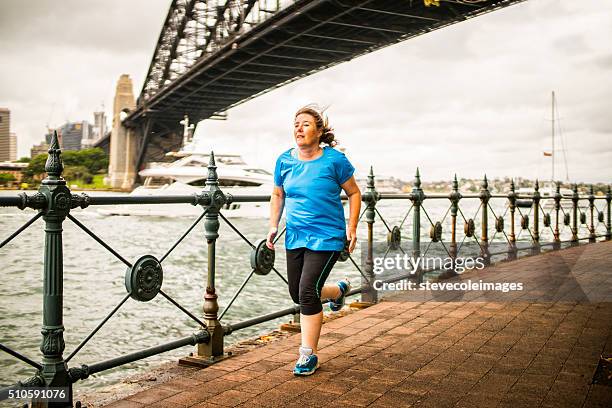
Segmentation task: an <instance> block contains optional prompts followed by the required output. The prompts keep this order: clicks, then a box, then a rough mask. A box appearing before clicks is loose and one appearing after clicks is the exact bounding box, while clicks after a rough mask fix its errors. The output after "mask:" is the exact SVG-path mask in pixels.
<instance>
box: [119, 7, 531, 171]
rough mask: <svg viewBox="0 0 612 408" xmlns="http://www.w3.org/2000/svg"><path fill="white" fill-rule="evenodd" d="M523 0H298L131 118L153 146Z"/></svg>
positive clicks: (152, 96)
mask: <svg viewBox="0 0 612 408" xmlns="http://www.w3.org/2000/svg"><path fill="white" fill-rule="evenodd" d="M520 1H523V0H504V1H482V2H474V1H440V2H439V6H429V7H426V6H425V5H424V2H423V1H422V0H412V1H410V0H402V1H398V0H368V1H364V0H361V1H349V0H344V1H329V0H328V1H325V0H320V1H312V0H310V1H297V2H295V3H293V4H291V5H290V6H288V7H286V8H284V9H282V10H280V11H278V12H276V13H275V14H274V15H272V16H271V17H269V18H268V19H266V20H265V21H263V22H262V23H259V24H258V25H256V26H254V27H253V28H251V29H250V31H247V32H246V33H244V34H239V35H238V34H237V35H236V36H234V37H233V38H230V39H228V40H226V41H225V44H224V45H223V46H222V47H221V48H219V49H218V50H217V51H215V52H214V53H211V54H209V55H206V56H203V57H202V58H201V59H199V60H197V61H196V62H195V63H194V64H193V65H192V66H191V67H190V68H189V69H188V70H187V71H186V72H185V73H184V74H182V75H181V76H179V77H178V78H176V79H174V80H173V81H172V82H170V81H166V84H165V85H163V86H160V87H159V89H157V90H155V92H153V93H148V94H145V93H144V92H143V94H141V96H140V98H139V100H138V104H137V108H136V109H135V110H134V111H133V112H131V113H130V115H129V116H128V118H127V122H126V123H127V124H128V125H131V126H135V127H140V128H141V129H142V131H143V132H144V134H145V138H144V140H143V145H142V147H143V148H145V149H147V146H148V145H149V144H151V143H155V140H156V139H160V138H161V139H160V140H163V137H162V136H161V135H162V134H163V133H164V132H165V134H166V135H167V134H170V133H173V132H174V133H179V134H180V131H179V126H180V125H179V124H178V123H179V121H180V120H181V119H183V117H184V115H189V118H190V121H191V122H194V123H197V122H198V121H200V120H203V119H207V118H209V117H211V116H212V115H213V114H215V113H216V112H220V111H223V110H226V109H229V108H231V107H233V106H236V105H238V104H240V103H243V102H245V101H248V100H250V99H252V98H254V97H256V96H258V95H260V94H262V93H265V92H268V91H270V90H273V89H275V88H277V87H280V86H282V85H284V84H287V83H289V82H292V81H295V80H297V79H300V78H303V77H306V76H308V75H310V74H313V73H315V72H318V71H321V70H323V69H325V68H328V67H330V66H333V65H336V64H339V63H342V62H344V61H348V60H351V59H353V58H355V57H358V56H360V55H363V54H366V53H369V52H371V51H374V50H376V49H380V48H383V47H386V46H388V45H391V44H394V43H398V42H400V41H404V40H406V39H409V38H412V37H415V36H418V35H421V34H425V33H427V32H429V31H432V30H436V29H439V28H442V27H445V26H448V25H450V24H454V23H457V22H460V21H463V20H466V19H468V18H471V17H475V16H478V15H480V14H483V13H486V12H489V11H493V10H496V9H499V8H503V7H506V6H509V5H512V4H514V3H518V2H520ZM158 49H159V45H158ZM161 83H162V84H163V83H164V81H163V80H162V81H161ZM147 122H149V124H148V125H146V123H147ZM146 128H148V129H149V131H148V132H147V131H146ZM151 130H155V131H156V132H157V133H156V134H157V135H160V136H156V134H153V135H152V134H150V131H151ZM173 141H174V142H175V143H174V144H176V141H177V140H176V139H173ZM179 143H180V141H179ZM158 145H159V146H158V147H154V146H153V145H152V146H151V147H150V148H153V150H156V151H158V152H159V153H161V151H162V150H164V149H165V148H167V147H168V146H169V145H172V143H166V144H164V143H158ZM153 150H152V151H151V152H150V153H149V152H148V151H147V152H144V151H143V152H141V154H140V158H141V159H140V160H139V161H138V163H142V161H143V160H145V161H148V160H147V159H145V158H149V157H150V158H154V156H158V154H152V153H153Z"/></svg>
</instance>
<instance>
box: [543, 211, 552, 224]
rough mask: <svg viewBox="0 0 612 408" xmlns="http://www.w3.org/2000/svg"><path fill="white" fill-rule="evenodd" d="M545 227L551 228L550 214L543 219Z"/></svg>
mask: <svg viewBox="0 0 612 408" xmlns="http://www.w3.org/2000/svg"><path fill="white" fill-rule="evenodd" d="M542 222H543V223H544V226H545V227H550V214H548V213H546V214H544V218H543V219H542Z"/></svg>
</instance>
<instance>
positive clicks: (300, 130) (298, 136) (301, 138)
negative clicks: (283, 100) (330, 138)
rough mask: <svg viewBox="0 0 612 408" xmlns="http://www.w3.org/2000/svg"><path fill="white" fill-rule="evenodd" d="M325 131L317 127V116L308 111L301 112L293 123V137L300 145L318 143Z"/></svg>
mask: <svg viewBox="0 0 612 408" xmlns="http://www.w3.org/2000/svg"><path fill="white" fill-rule="evenodd" d="M322 134H323V131H322V130H321V129H317V124H316V122H315V118H314V117H313V116H312V115H310V114H308V113H300V114H299V115H297V116H296V117H295V122H294V123H293V137H294V139H295V142H296V143H297V145H298V146H312V145H318V144H319V139H320V137H321V135H322Z"/></svg>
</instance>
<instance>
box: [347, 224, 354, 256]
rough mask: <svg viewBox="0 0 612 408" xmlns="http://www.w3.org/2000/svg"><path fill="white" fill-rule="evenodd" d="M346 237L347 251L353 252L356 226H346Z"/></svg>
mask: <svg viewBox="0 0 612 408" xmlns="http://www.w3.org/2000/svg"><path fill="white" fill-rule="evenodd" d="M346 239H347V240H348V241H349V248H348V251H349V253H351V254H352V253H353V250H354V249H355V245H357V228H356V227H347V228H346Z"/></svg>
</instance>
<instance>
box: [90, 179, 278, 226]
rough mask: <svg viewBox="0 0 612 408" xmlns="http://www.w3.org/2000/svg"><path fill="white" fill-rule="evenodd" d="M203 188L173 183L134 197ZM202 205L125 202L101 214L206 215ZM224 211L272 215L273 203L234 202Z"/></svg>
mask: <svg viewBox="0 0 612 408" xmlns="http://www.w3.org/2000/svg"><path fill="white" fill-rule="evenodd" d="M222 191H223V192H224V193H230V194H232V195H267V194H270V193H271V192H272V187H270V188H269V189H267V188H265V186H260V187H253V188H250V187H237V188H232V187H225V188H223V189H222ZM201 192H202V190H201V189H200V188H197V187H193V186H190V185H187V184H183V183H179V182H177V183H173V184H170V185H168V186H165V187H162V188H155V189H147V188H143V187H138V188H137V189H135V190H134V191H133V192H132V193H130V195H131V196H144V195H147V196H169V195H189V194H195V193H201ZM202 211H203V209H202V207H201V206H199V205H197V206H194V205H189V204H121V205H114V206H108V207H100V208H99V209H98V213H100V214H102V215H123V216H125V215H131V216H152V217H193V216H195V217H197V216H198V215H200V214H202ZM221 213H222V214H223V215H224V216H225V217H227V218H268V217H269V216H270V204H269V203H268V202H258V203H233V204H229V205H227V206H225V207H224V208H222V209H221Z"/></svg>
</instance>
